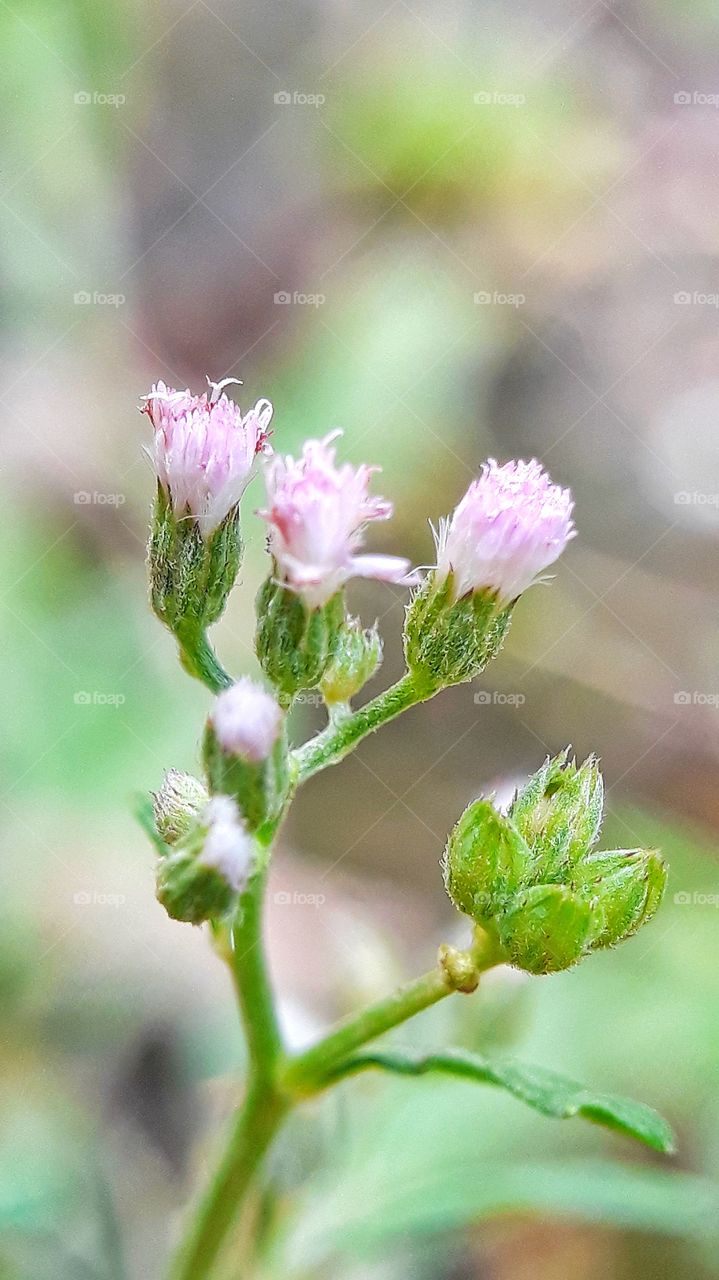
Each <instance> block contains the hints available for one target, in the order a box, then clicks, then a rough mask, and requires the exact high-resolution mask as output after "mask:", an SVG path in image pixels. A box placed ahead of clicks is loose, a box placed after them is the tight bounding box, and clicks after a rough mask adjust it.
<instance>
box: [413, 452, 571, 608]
mask: <svg viewBox="0 0 719 1280" xmlns="http://www.w3.org/2000/svg"><path fill="white" fill-rule="evenodd" d="M573 509H574V503H573V502H572V495H571V492H570V490H569V489H561V488H560V487H559V485H555V484H552V482H551V480H550V478H549V476H548V475H547V473H546V471H544V470H543V469H542V467H541V465H540V463H539V462H537V461H536V459H533V460H532V461H531V462H507V463H505V465H504V466H501V467H500V466H498V464H497V463H496V462H495V461H494V459H493V458H490V460H489V461H488V462H486V463H485V464H484V466H483V467H482V474H481V475H480V476H479V478H478V479H477V480H474V481H473V483H472V484H471V485H470V486H469V489H468V490H467V492H466V494H465V495H464V497H463V498H462V501H461V502H460V503H459V505H458V506H457V508H456V509H455V511H454V512H453V514H452V515H451V516H448V517H447V519H446V520H443V521H441V523H440V528H439V535H438V537H437V573H438V575H439V576H440V577H446V575H447V574H449V573H450V572H451V573H453V574H454V592H455V597H456V598H457V599H459V598H460V597H461V596H464V595H467V594H468V593H469V592H473V591H482V590H490V591H496V592H497V594H498V597H499V600H500V602H501V603H502V604H509V603H510V602H511V601H512V600H516V598H517V596H519V595H521V593H522V592H523V591H525V590H526V588H527V587H530V586H531V585H532V583H533V582H535V581H536V580H537V576H538V575H539V574H541V573H542V571H543V570H544V569H546V568H548V566H549V565H550V564H553V563H554V561H555V560H557V559H558V557H559V556H560V555H561V554H562V552H563V550H564V548H565V547H566V545H567V543H568V542H569V540H570V538H573V537H574V535H575V532H576V530H575V529H574V525H573V523H572V511H573Z"/></svg>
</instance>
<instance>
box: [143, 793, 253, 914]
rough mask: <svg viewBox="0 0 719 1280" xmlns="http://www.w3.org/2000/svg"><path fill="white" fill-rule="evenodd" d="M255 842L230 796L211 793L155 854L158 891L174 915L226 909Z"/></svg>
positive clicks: (240, 885)
mask: <svg viewBox="0 0 719 1280" xmlns="http://www.w3.org/2000/svg"><path fill="white" fill-rule="evenodd" d="M253 858H254V845H253V842H252V838H251V836H250V835H249V834H248V832H247V830H246V828H245V826H244V824H243V823H242V821H241V819H240V815H239V811H238V808H237V804H236V803H235V801H234V800H233V799H232V798H231V797H230V796H214V797H213V798H212V799H211V800H210V801H208V803H207V804H206V805H205V808H204V809H203V811H202V813H201V814H200V815H199V817H198V818H197V820H196V822H195V824H194V825H193V826H192V827H191V829H190V830H189V831H188V832H187V833H186V834H185V835H184V836H183V837H182V839H181V840H180V841H179V842H178V843H177V844H176V845H175V847H174V849H173V851H172V853H170V854H168V855H167V856H166V857H162V858H160V860H159V862H158V867H157V897H158V899H159V901H160V902H161V903H162V905H163V907H164V908H165V910H166V911H167V914H168V915H169V916H171V917H172V919H173V920H182V921H185V922H187V923H188V924H202V923H203V922H204V921H206V920H210V919H218V918H221V917H223V916H226V915H228V914H229V912H230V911H232V910H233V909H234V908H235V906H236V904H237V900H238V896H239V894H240V893H241V892H242V890H243V889H244V887H245V885H246V884H247V881H248V879H249V877H250V875H251V872H252V866H253Z"/></svg>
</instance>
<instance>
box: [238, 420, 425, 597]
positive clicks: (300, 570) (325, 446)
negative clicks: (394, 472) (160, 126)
mask: <svg viewBox="0 0 719 1280" xmlns="http://www.w3.org/2000/svg"><path fill="white" fill-rule="evenodd" d="M340 434H341V432H339V431H335V432H332V434H331V435H328V436H326V437H325V439H324V440H308V441H307V443H306V444H305V445H304V447H303V449H302V457H301V458H298V459H296V460H295V459H294V458H289V457H285V458H282V457H279V456H277V455H275V456H274V457H273V458H272V459H271V460H270V462H269V463H268V465H267V468H266V484H267V497H268V503H269V506H268V510H266V511H261V512H260V515H262V516H263V517H264V519H265V520H267V522H268V523H269V525H270V550H271V552H272V554H273V556H274V558H275V560H276V562H277V565H278V568H279V572H280V575H281V577H282V579H283V581H284V582H285V583H286V585H287V586H288V587H290V588H291V589H292V590H293V591H297V592H299V593H300V594H301V595H302V597H303V599H304V600H305V602H306V604H307V605H308V606H309V607H310V608H311V609H314V608H318V607H319V606H320V605H323V604H325V603H326V602H327V601H328V600H329V599H330V597H331V596H333V595H334V594H335V592H336V591H338V590H339V588H340V587H341V586H342V584H343V583H344V582H346V581H347V579H348V578H353V577H359V578H380V579H381V580H382V581H384V582H402V581H405V582H406V581H409V579H408V578H407V573H408V570H409V567H410V566H409V561H408V560H403V559H400V558H399V557H398V556H385V555H355V551H356V550H357V548H358V547H359V546H361V544H362V530H363V528H364V526H365V525H366V524H368V523H369V521H370V520H388V519H389V517H390V516H391V515H392V504H391V503H389V502H387V501H385V499H384V498H372V497H370V495H369V492H368V490H369V483H370V479H371V476H372V473H373V471H376V470H377V468H376V467H368V466H365V465H364V464H363V465H362V466H359V467H353V466H352V465H351V464H350V463H349V462H346V463H344V464H343V465H342V466H341V467H338V466H337V465H336V464H335V450H334V449H333V448H331V445H332V442H333V440H335V439H336V437H337V436H338V435H340Z"/></svg>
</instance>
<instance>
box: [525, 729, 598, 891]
mask: <svg viewBox="0 0 719 1280" xmlns="http://www.w3.org/2000/svg"><path fill="white" fill-rule="evenodd" d="M603 810H604V783H603V780H602V775H601V773H600V770H599V764H598V762H597V760H596V759H595V757H594V756H589V758H588V759H587V760H585V761H584V764H582V765H580V766H578V765H577V764H576V762H575V761H571V760H569V759H568V752H567V751H563V752H561V754H560V755H558V756H555V757H554V758H551V757H550V758H548V759H547V760H546V761H545V763H544V764H543V766H542V768H541V769H539V770H538V771H537V773H535V774H534V775H533V777H531V778H530V779H529V781H528V782H527V784H526V785H525V786H524V787H522V788H521V789H520V790H519V791H518V792H517V795H516V796H515V797H514V800H513V801H512V804H511V806H510V809H509V816H510V818H511V819H512V822H513V823H514V824H515V826H516V827H517V829H518V830H519V831H520V832H521V833H522V835H523V836H524V838H525V840H526V841H527V843H528V844H529V845H530V846H531V848H532V849H533V850H534V854H535V857H536V858H538V859H541V861H542V867H543V871H544V875H545V876H546V878H547V879H551V878H552V877H553V876H554V874H555V873H557V874H558V873H560V872H566V871H568V870H569V869H571V868H572V867H573V866H574V865H575V863H576V862H577V861H578V860H579V859H580V858H582V857H584V856H586V855H587V854H588V853H589V852H590V850H591V849H592V848H593V847H594V845H595V844H596V842H597V839H598V838H599V831H600V828H601V825H602V813H603Z"/></svg>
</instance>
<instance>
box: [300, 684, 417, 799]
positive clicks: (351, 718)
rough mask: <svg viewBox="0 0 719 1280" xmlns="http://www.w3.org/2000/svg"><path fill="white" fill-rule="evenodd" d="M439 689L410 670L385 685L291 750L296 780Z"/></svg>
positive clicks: (324, 765) (341, 755) (339, 756)
mask: <svg viewBox="0 0 719 1280" xmlns="http://www.w3.org/2000/svg"><path fill="white" fill-rule="evenodd" d="M437 692H438V689H437V687H436V685H430V684H426V683H422V682H421V681H419V680H418V679H417V677H416V676H413V675H412V674H411V673H410V672H406V673H405V675H403V676H402V677H401V679H400V680H398V681H397V683H396V684H393V685H392V686H391V688H389V689H385V691H384V693H380V694H378V695H377V697H376V698H373V699H372V701H371V702H368V703H367V704H366V706H364V707H360V709H359V711H353V712H352V713H351V715H348V716H345V717H343V718H342V719H341V720H338V721H337V722H336V723H334V724H330V725H328V727H327V728H326V729H324V730H323V732H322V733H319V734H318V735H317V737H316V738H313V739H312V740H311V741H310V742H306V743H305V744H304V746H302V747H300V748H299V749H298V750H297V751H295V752H293V758H294V761H295V764H296V766H297V772H298V780H299V781H300V782H305V781H306V779H307V778H311V777H312V775H313V774H315V773H318V772H319V771H320V769H326V768H327V766H328V765H331V764H337V763H338V761H340V760H342V759H343V758H344V756H346V755H348V754H349V752H350V751H352V750H353V749H354V747H356V746H357V743H358V742H360V741H361V739H362V738H365V737H366V736H367V734H369V733H374V732H375V730H376V729H379V728H380V726H381V725H383V724H386V723H387V721H388V720H394V719H395V717H396V716H398V715H401V713H402V712H403V711H406V710H407V709H408V708H409V707H412V706H414V705H415V703H417V702H425V701H426V700H427V699H428V698H432V697H433V696H434V694H435V693H437Z"/></svg>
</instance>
